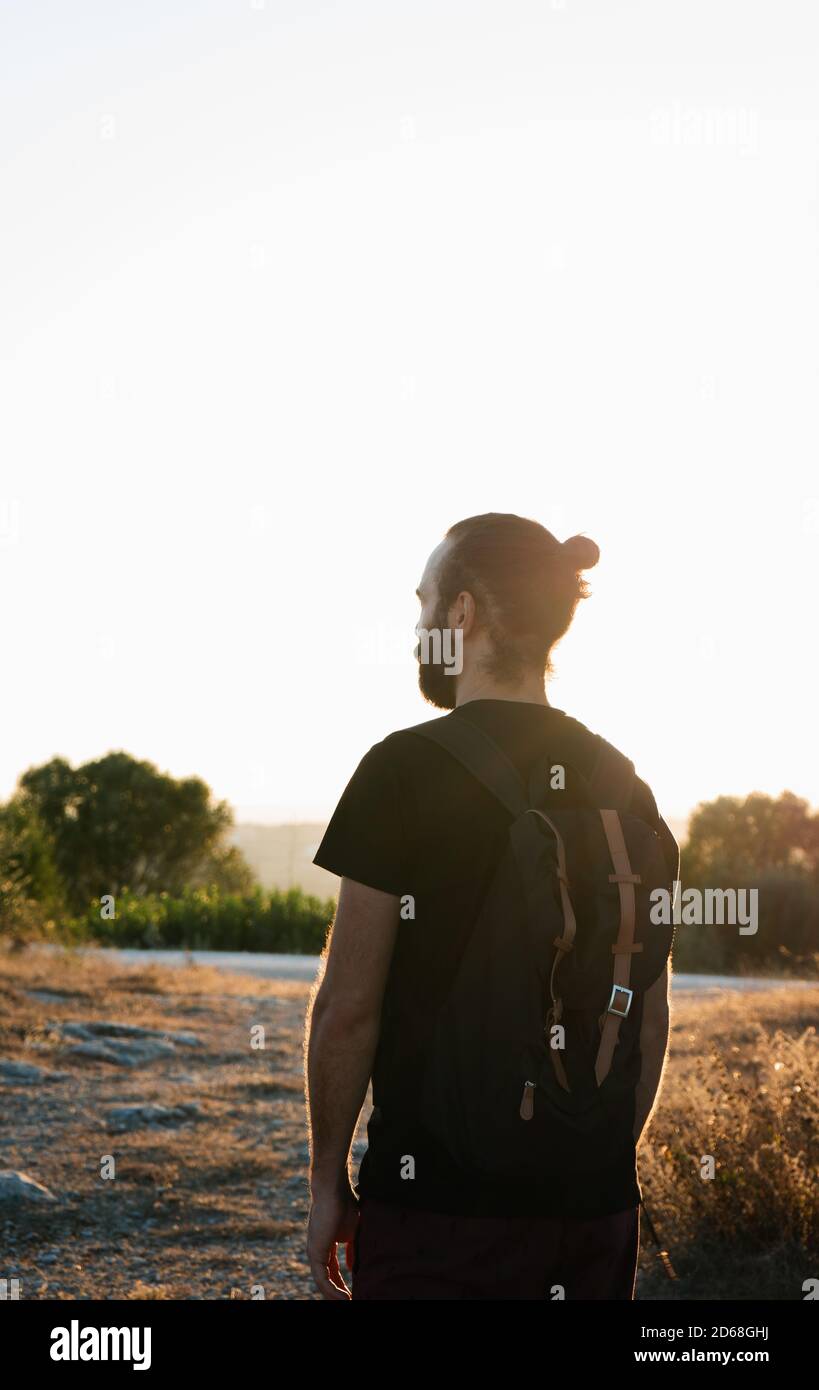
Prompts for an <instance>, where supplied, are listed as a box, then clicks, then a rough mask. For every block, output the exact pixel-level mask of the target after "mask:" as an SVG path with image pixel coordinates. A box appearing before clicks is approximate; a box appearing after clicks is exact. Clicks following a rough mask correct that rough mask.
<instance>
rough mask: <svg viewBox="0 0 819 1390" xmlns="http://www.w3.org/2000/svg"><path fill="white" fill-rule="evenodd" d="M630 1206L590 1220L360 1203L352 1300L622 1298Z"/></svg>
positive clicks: (636, 1230) (635, 1216) (633, 1266)
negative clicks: (445, 1211)
mask: <svg viewBox="0 0 819 1390" xmlns="http://www.w3.org/2000/svg"><path fill="white" fill-rule="evenodd" d="M639 1243H640V1208H639V1207H633V1208H631V1209H630V1210H629V1211H620V1212H617V1213H616V1214H615V1215H613V1216H598V1217H595V1218H594V1219H593V1220H579V1219H577V1218H574V1217H560V1216H535V1217H521V1216H512V1217H503V1216H490V1217H486V1216H446V1215H443V1214H442V1213H440V1212H429V1211H411V1210H408V1209H406V1208H404V1207H394V1206H391V1205H388V1204H387V1203H385V1202H378V1201H374V1200H373V1199H372V1198H363V1199H362V1202H361V1205H360V1209H359V1218H358V1228H357V1231H356V1237H355V1242H354V1249H353V1254H354V1258H353V1289H352V1292H353V1298H354V1299H356V1298H429V1299H440V1298H493V1299H502V1298H538V1299H542V1298H547V1299H556V1298H559V1297H560V1296H561V1293H560V1290H561V1289H562V1290H563V1297H565V1298H567V1299H577V1298H588V1299H601V1298H606V1299H632V1298H633V1297H634V1281H635V1278H636V1274H637V1251H638V1247H639Z"/></svg>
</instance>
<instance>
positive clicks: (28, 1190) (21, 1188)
mask: <svg viewBox="0 0 819 1390" xmlns="http://www.w3.org/2000/svg"><path fill="white" fill-rule="evenodd" d="M56 1200H57V1198H56V1197H55V1196H54V1193H53V1192H49V1190H48V1188H47V1187H43V1185H42V1183H39V1182H37V1180H36V1178H30V1177H29V1175H28V1173H18V1172H16V1171H15V1170H14V1169H13V1168H0V1203H2V1204H4V1205H5V1204H6V1203H9V1204H10V1203H18V1202H56Z"/></svg>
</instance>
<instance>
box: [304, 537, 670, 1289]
mask: <svg viewBox="0 0 819 1390" xmlns="http://www.w3.org/2000/svg"><path fill="white" fill-rule="evenodd" d="M598 554H599V552H598V550H597V547H596V546H595V545H594V542H592V541H590V540H588V539H586V538H584V537H582V536H579V537H573V538H572V540H571V541H568V542H566V543H564V544H563V545H560V543H559V542H558V541H557V540H556V539H555V538H554V536H552V535H551V533H550V532H548V531H546V530H545V529H544V528H543V527H542V526H540V525H538V524H537V523H536V522H533V521H528V520H525V519H523V518H520V517H516V516H510V515H506V514H496V513H490V514H488V515H485V516H479V517H472V518H469V519H468V520H466V521H462V522H459V523H458V524H457V525H456V526H453V527H452V528H451V529H450V531H449V532H448V533H447V536H446V538H445V539H444V541H443V542H442V543H441V544H440V545H439V546H438V547H437V548H436V550H435V551H433V553H432V555H431V556H430V558H429V561H428V562H427V565H426V567H425V570H424V574H423V577H422V579H421V583H420V586H419V589H418V597H419V599H420V602H421V615H420V620H419V624H418V628H417V629H416V631H417V633H418V634H419V635H420V636H421V639H422V641H421V643H420V644H419V648H418V652H417V655H418V657H419V684H420V688H421V691H422V694H423V695H424V697H425V698H426V699H427V701H429V703H431V704H433V705H434V706H436V707H437V708H439V709H443V710H449V711H450V713H449V715H448V716H447V719H446V720H445V721H444V722H448V721H451V720H455V721H468V722H469V723H470V724H473V725H477V726H478V728H479V729H481V730H482V731H483V733H484V734H486V735H489V737H490V738H491V739H492V741H493V742H494V744H496V745H497V746H498V747H500V748H501V749H502V750H503V752H504V753H505V754H506V756H507V757H508V759H509V760H511V762H512V764H513V765H514V767H515V768H516V769H517V770H518V772H519V773H520V776H521V777H522V778H523V779H525V778H526V776H527V774H528V771H529V769H530V768H531V767H532V765H533V763H534V762H535V760H536V759H537V758H538V757H539V756H541V755H543V754H544V752H545V751H546V750H548V754H549V758H550V759H551V760H553V761H555V762H558V763H560V762H561V760H563V761H564V762H565V763H566V764H567V765H571V766H572V767H576V768H578V769H579V770H580V773H581V774H582V776H583V777H585V776H586V775H588V773H589V772H590V769H591V767H592V765H593V764H594V762H595V759H596V757H598V756H599V751H600V748H601V746H602V741H601V740H600V739H599V738H598V737H597V736H596V735H594V734H592V733H591V732H590V731H589V730H588V729H586V728H585V727H584V726H583V725H582V724H579V723H578V722H577V721H576V720H573V719H571V718H570V717H569V716H567V715H566V714H564V713H563V712H562V711H560V710H557V709H555V708H553V707H552V706H550V705H549V703H548V701H547V698H546V694H545V689H544V681H545V676H546V675H548V674H550V672H551V652H552V649H553V648H554V646H555V644H556V642H558V641H559V640H560V638H561V637H562V636H563V634H564V633H565V632H566V630H567V628H568V626H569V624H570V622H571V620H572V617H573V616H574V612H575V609H576V607H577V604H578V602H579V600H580V599H581V598H584V597H586V596H587V586H586V584H585V581H584V580H583V579H582V577H581V571H582V570H584V569H588V568H590V567H591V566H592V565H594V564H595V563H596V561H597V558H598ZM440 631H443V632H444V633H445V634H446V635H447V636H449V638H450V639H451V640H450V641H449V642H447V641H443V642H442V643H441V644H440V645H439V646H438V647H436V645H435V643H430V642H427V641H426V636H427V634H431V633H435V632H440ZM430 652H431V653H432V655H430ZM606 747H609V748H610V745H606ZM624 809H625V808H624ZM627 809H628V810H629V811H630V813H631V814H632V815H634V816H638V817H640V818H641V819H642V820H644V821H646V822H648V823H649V825H651V826H652V827H653V828H654V830H655V832H656V834H658V835H659V836H660V840H661V844H662V850H663V854H664V856H665V863H666V865H667V877H668V882H669V883H671V882H673V881H674V880H675V879H676V878H677V876H678V868H679V852H678V849H677V845H676V843H675V841H674V839H673V836H672V835H671V833H670V831H669V830H668V828H667V826H666V825H665V823H664V821H663V820H662V819H661V817H660V816H659V813H658V811H657V807H656V804H655V802H654V798H653V796H652V793H651V791H650V790H649V788H648V787H647V786H646V784H645V783H644V782H642V781H640V780H639V779H634V781H633V789H632V790H631V792H630V801H629V805H628V808H627ZM508 837H509V815H508V814H507V813H506V812H505V811H504V808H503V806H502V805H501V804H500V803H499V802H498V801H496V800H495V799H494V798H493V796H492V795H491V794H490V792H489V791H488V790H487V788H486V787H485V786H483V785H481V783H480V782H479V781H478V780H476V778H475V777H473V776H471V775H470V773H469V771H467V769H466V768H465V767H463V766H462V765H461V764H460V763H459V762H458V761H457V760H456V759H454V758H452V757H450V756H449V754H448V752H447V751H446V750H445V749H444V748H442V747H440V746H436V745H435V744H434V743H433V742H430V741H428V740H427V739H425V738H422V737H419V735H418V733H417V732H413V731H410V730H403V731H400V732H398V733H395V734H391V735H390V736H389V737H388V738H385V739H384V740H383V741H382V742H381V743H378V744H376V745H375V746H374V747H373V748H371V749H370V751H369V752H368V753H367V754H366V756H365V757H364V758H363V759H362V761H361V763H360V764H359V767H358V768H357V770H356V772H355V774H354V776H353V778H352V780H351V781H350V783H349V784H348V786H347V788H346V790H345V792H344V794H343V796H342V798H341V801H340V802H339V805H338V807H337V809H336V812H335V814H334V816H333V818H332V820H331V822H330V825H329V827H328V829H327V832H326V834H325V836H324V839H323V840H322V843H321V845H320V847H319V850H318V852H317V854H316V856H315V861H314V862H315V863H317V864H320V865H321V866H323V867H324V868H326V869H329V870H330V871H331V872H333V873H336V874H338V875H339V876H340V878H341V887H340V893H339V900H338V908H337V912H336V916H335V920H334V923H333V927H332V932H331V936H330V941H329V946H328V950H327V953H326V968H325V972H324V976H323V979H322V981H321V984H320V987H319V988H318V990H317V992H316V994H315V997H314V1000H313V1002H312V1008H311V1014H310V1019H309V1036H308V1044H307V1085H308V1106H309V1116H310V1139H311V1167H310V1182H311V1198H312V1203H311V1212H310V1220H309V1226H308V1255H309V1259H310V1265H311V1270H312V1273H313V1277H314V1279H315V1282H316V1287H317V1289H318V1290H319V1292H320V1293H321V1294H322V1296H323V1297H324V1298H326V1299H333V1300H334V1299H347V1298H350V1297H351V1296H352V1297H353V1298H356V1299H361V1298H364V1299H367V1298H375V1299H378V1298H387V1299H402V1298H409V1299H418V1298H431V1299H448V1298H549V1297H560V1296H565V1297H566V1298H621V1299H623V1298H625V1299H630V1298H632V1297H633V1292H634V1282H635V1275H636V1261H637V1249H638V1241H639V1203H640V1200H641V1194H640V1189H639V1184H638V1181H637V1173H636V1162H635V1150H636V1144H637V1142H638V1140H639V1138H640V1135H641V1134H642V1132H643V1131H644V1129H645V1126H646V1125H647V1123H648V1120H649V1117H650V1114H651V1111H652V1108H653V1106H654V1103H655V1098H656V1095H657V1091H658V1088H659V1085H660V1079H661V1075H662V1071H663V1066H664V1060H665V1055H666V1048H667V1042H668V1029H669V1005H668V994H669V969H668V966H666V968H665V970H664V971H663V973H662V974H661V976H660V977H659V978H658V979H657V980H656V981H655V982H654V983H653V984H652V985H651V986H650V988H648V989H647V990H646V992H645V994H644V997H643V998H642V1000H641V1001H640V1002H641V1004H642V1015H641V1019H640V1022H639V1076H638V1080H637V1084H636V1090H634V1091H633V1093H631V1094H632V1104H631V1107H630V1108H628V1107H626V1108H624V1109H623V1111H622V1116H621V1120H620V1122H618V1124H617V1125H615V1126H613V1127H612V1128H611V1131H610V1133H609V1134H608V1135H607V1138H606V1141H605V1144H604V1145H602V1146H601V1148H600V1151H597V1150H595V1151H594V1152H593V1153H589V1154H588V1155H586V1156H584V1165H583V1171H582V1172H581V1173H578V1167H577V1163H576V1161H575V1160H574V1159H573V1158H572V1157H571V1156H570V1155H571V1154H572V1153H576V1152H577V1150H576V1147H575V1148H574V1149H573V1148H572V1144H573V1143H575V1141H574V1140H572V1138H571V1136H570V1135H569V1134H568V1132H566V1133H564V1132H563V1129H562V1128H561V1126H560V1124H557V1123H556V1124H555V1125H554V1134H553V1138H552V1136H551V1135H550V1144H553V1149H552V1153H553V1157H554V1163H553V1170H554V1173H555V1179H554V1181H550V1182H549V1184H547V1185H543V1184H540V1185H535V1184H527V1183H516V1182H515V1183H512V1182H509V1181H504V1180H503V1175H502V1174H499V1175H498V1177H497V1180H494V1179H493V1177H492V1175H491V1174H489V1175H486V1174H484V1175H481V1174H479V1173H477V1172H475V1171H471V1170H467V1169H465V1168H464V1167H463V1166H459V1164H458V1162H457V1160H456V1158H455V1157H454V1156H453V1154H452V1153H451V1152H450V1151H448V1149H447V1148H446V1146H444V1145H442V1144H441V1143H440V1142H439V1140H438V1139H437V1138H436V1136H435V1135H434V1134H432V1133H431V1132H430V1130H429V1128H428V1127H427V1126H425V1124H424V1123H423V1121H422V1118H421V1114H420V1103H419V1102H420V1095H421V1086H422V1082H423V1078H424V1075H425V1067H426V1064H427V1061H428V1058H429V1056H430V1045H431V1039H432V1037H433V1031H434V1028H435V1021H436V1018H437V1017H438V1016H439V1014H440V1012H441V1010H442V1009H443V1008H444V1007H445V1005H446V1003H447V999H448V992H449V990H450V988H451V986H452V982H453V979H454V978H455V975H456V972H457V971H458V967H459V962H460V961H461V960H462V958H463V955H464V951H465V949H466V946H467V943H468V942H469V939H470V934H471V933H472V932H473V930H474V927H475V922H476V920H477V919H478V916H479V913H480V912H481V906H482V902H483V900H484V898H485V896H486V893H487V890H488V886H489V884H490V883H491V881H492V877H493V874H494V872H495V869H496V867H497V865H498V862H499V860H500V858H501V856H502V854H503V852H504V847H505V844H506V841H507V840H508ZM634 949H638V950H639V949H641V948H640V947H636V948H634ZM371 1078H372V1082H373V1104H374V1108H373V1112H372V1116H371V1118H370V1122H369V1126H368V1140H369V1147H368V1150H367V1153H366V1154H365V1156H364V1159H363V1160H362V1164H361V1169H360V1175H359V1182H358V1190H357V1191H355V1190H354V1189H353V1186H352V1184H351V1178H350V1172H349V1163H350V1148H351V1143H352V1140H353V1137H354V1134H355V1129H356V1125H357V1121H358V1117H359V1114H360V1111H361V1107H362V1105H363V1103H364V1100H365V1097H366V1093H367V1087H368V1084H369V1082H370V1079H371ZM521 1113H525V1112H524V1111H522V1112H521ZM563 1154H565V1159H564V1158H562V1157H561V1155H563ZM339 1244H343V1245H344V1246H345V1247H346V1256H347V1265H348V1268H351V1269H352V1272H353V1278H352V1294H351V1292H350V1289H349V1288H348V1286H347V1283H346V1282H345V1280H344V1278H343V1276H342V1273H341V1270H340V1267H339V1263H338V1257H337V1246H338V1245H339Z"/></svg>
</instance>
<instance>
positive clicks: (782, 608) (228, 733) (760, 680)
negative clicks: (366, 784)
mask: <svg viewBox="0 0 819 1390" xmlns="http://www.w3.org/2000/svg"><path fill="white" fill-rule="evenodd" d="M818 48H819V14H817V11H816V9H815V7H814V6H813V5H812V4H811V3H809V2H808V0H805V2H804V3H794V2H792V3H788V0H784V3H782V4H779V5H777V6H775V7H771V5H770V4H768V3H761V2H760V3H749V0H744V2H743V3H739V0H737V2H736V3H731V2H730V0H722V3H719V4H714V3H713V0H680V2H679V3H678V2H677V0H645V3H636V0H635V2H633V3H613V0H564V2H563V3H561V0H555V2H554V3H551V4H550V3H549V0H537V3H530V0H491V2H482V0H434V3H433V0H411V2H410V0H406V2H405V0H390V3H383V2H382V3H376V2H375V0H368V3H365V2H364V0H346V2H345V3H343V4H337V5H331V4H329V3H324V4H322V3H317V2H316V0H266V3H262V0H255V3H250V0H197V3H195V4H194V3H187V4H182V3H173V0H161V2H160V0H139V2H138V3H137V0H131V3H124V2H123V0H118V2H117V0H96V2H93V3H92V0H86V3H81V0H38V3H37V4H35V5H28V6H26V5H12V4H10V3H4V4H3V5H2V7H1V8H0V53H1V54H2V57H1V58H0V63H1V64H2V73H0V77H1V78H2V81H0V187H2V196H3V204H4V212H3V216H2V221H0V275H1V276H2V314H0V367H1V368H2V377H1V379H2V409H1V410H0V446H1V449H2V452H1V454H0V579H1V581H2V592H3V597H4V605H3V619H4V622H3V628H4V637H5V642H4V648H5V656H6V661H5V670H4V678H3V681H2V705H1V706H0V708H2V715H3V728H4V731H5V738H4V740H3V744H2V755H0V756H1V758H2V762H1V763H0V796H2V797H6V796H8V795H9V794H10V793H11V791H12V789H13V787H14V784H15V782H16V779H17V777H18V776H19V774H20V773H21V772H22V771H23V770H24V769H25V768H27V767H29V766H31V765H32V764H37V763H41V762H43V761H45V760H47V759H48V758H51V757H52V756H54V755H58V754H59V755H62V756H64V757H66V758H68V759H69V760H71V761H72V762H78V761H84V760H86V759H88V758H92V757H97V756H100V755H102V754H104V753H105V752H106V751H108V750H109V749H112V748H124V749H127V750H128V751H130V752H131V753H132V754H134V755H135V756H138V757H141V758H147V759H150V760H151V761H153V762H155V763H157V764H158V765H159V767H161V768H163V769H166V770H168V771H170V772H172V773H173V774H174V775H178V776H182V775H187V774H191V773H197V774H199V775H201V776H202V777H204V778H205V779H206V780H207V781H208V782H209V783H210V785H211V786H212V787H213V789H214V792H215V793H216V794H217V795H219V796H221V797H226V798H227V799H229V800H230V801H231V802H232V803H233V804H234V806H235V807H236V808H237V812H238V814H239V816H240V817H241V818H243V819H257V820H261V819H266V820H269V821H287V820H291V819H313V818H315V819H323V818H325V817H326V816H328V815H329V813H330V812H331V810H332V808H333V806H334V804H335V802H336V800H337V798H338V795H339V794H340V792H341V790H342V788H343V786H344V784H345V783H346V781H347V779H348V778H349V776H350V775H351V774H352V772H353V769H354V768H355V766H356V764H357V762H358V760H359V758H360V757H361V756H362V755H363V753H364V752H365V751H366V750H367V748H369V747H370V746H371V745H372V744H373V743H375V742H376V741H377V740H378V739H380V738H382V737H383V736H384V735H385V734H386V733H388V732H389V731H390V730H392V729H395V728H400V727H403V726H405V725H407V724H411V723H415V722H417V721H418V720H420V719H422V718H424V717H425V715H426V714H427V713H429V714H432V711H431V710H429V709H428V707H427V706H425V705H424V704H423V702H422V700H421V697H420V695H419V694H418V692H417V684H416V667H415V663H414V661H413V656H412V652H413V647H414V642H415V639H414V635H413V627H414V624H415V621H416V617H417V601H416V599H415V597H414V590H415V587H416V585H417V583H418V580H419V578H420V575H421V571H422V569H423V565H424V562H425V560H426V557H427V555H428V553H429V551H430V550H431V549H432V548H433V547H434V546H435V545H436V544H437V542H438V540H439V539H440V538H441V536H442V534H443V532H444V531H445V529H446V528H447V526H449V525H450V524H451V523H452V522H454V521H456V520H458V519H460V518H461V517H464V516H469V515H472V514H474V513H477V512H483V511H488V510H497V511H514V512H518V513H520V514H522V515H525V516H531V517H534V518H536V519H537V520H539V521H541V522H543V523H544V524H545V525H546V526H548V527H549V529H550V530H552V531H554V532H555V533H556V534H557V535H558V536H559V537H560V538H561V539H563V538H565V537H566V536H568V535H572V534H574V533H575V532H578V531H584V532H586V533H587V534H588V535H590V536H592V537H593V538H594V539H595V540H596V541H597V542H598V544H599V545H600V547H601V551H602V556H603V558H602V561H601V563H600V565H599V567H598V568H597V569H596V570H595V571H593V572H592V574H591V575H590V576H589V577H590V579H591V581H592V584H593V588H594V596H593V598H592V599H591V600H590V601H589V602H588V603H586V604H585V605H582V606H581V608H580V610H579V612H578V615H577V619H576V623H575V626H574V628H573V630H572V632H571V634H570V635H569V637H568V638H567V639H566V640H565V642H564V644H563V646H562V649H561V651H560V654H559V656H558V661H557V667H558V679H557V680H556V681H555V683H554V685H553V686H552V687H551V690H550V699H551V701H552V702H553V703H555V704H557V705H559V706H560V707H561V708H563V709H566V710H568V711H569V712H571V713H572V714H574V715H575V716H576V717H577V718H579V719H582V720H583V721H584V722H585V723H587V724H588V725H589V726H590V727H591V728H593V729H594V730H596V731H598V732H600V733H603V734H605V735H606V736H607V737H608V738H610V739H611V740H612V741H613V742H614V743H616V744H617V745H618V746H620V747H621V748H622V749H623V750H624V751H625V752H627V753H628V754H629V756H630V757H632V758H633V759H634V761H635V763H636V765H637V770H638V772H639V773H640V774H641V775H642V776H644V777H646V778H647V780H649V781H650V782H651V784H652V786H653V787H654V790H655V792H656V795H657V798H658V801H659V803H660V806H661V809H662V810H663V811H664V812H665V813H666V814H667V815H668V816H671V817H674V816H681V815H684V814H685V813H686V812H687V811H688V810H689V809H690V808H691V807H692V806H693V805H694V804H696V802H697V801H699V800H701V799H707V798H710V797H713V796H715V795H718V794H720V793H736V794H745V793H747V792H749V791H751V790H753V789H760V790H763V791H768V792H771V793H774V794H776V793H778V792H780V791H781V790H782V789H783V788H784V787H789V788H791V789H792V790H793V791H795V792H796V793H798V794H801V795H803V796H806V797H807V798H808V799H810V800H811V801H812V802H814V803H819V740H817V737H816V732H815V721H816V705H817V697H816V686H817V680H816V676H817V660H816V641H817V638H816V631H817V625H816V618H815V612H816V604H817V551H818V550H819V480H818V479H817V458H819V417H817V411H816V393H817V371H818V370H819V275H817V267H818V266H819V85H818V84H817V82H816V72H817V49H818ZM811 634H813V635H811Z"/></svg>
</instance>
